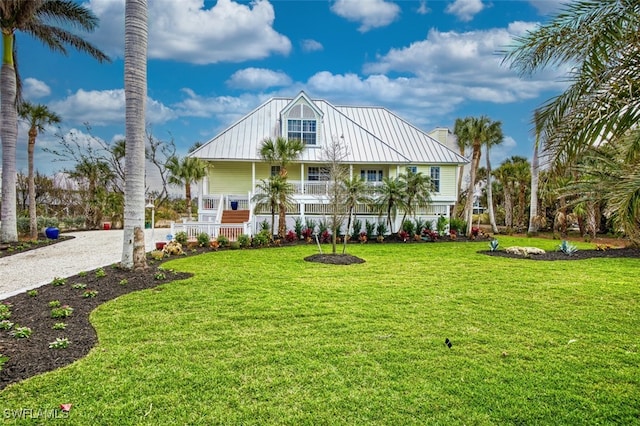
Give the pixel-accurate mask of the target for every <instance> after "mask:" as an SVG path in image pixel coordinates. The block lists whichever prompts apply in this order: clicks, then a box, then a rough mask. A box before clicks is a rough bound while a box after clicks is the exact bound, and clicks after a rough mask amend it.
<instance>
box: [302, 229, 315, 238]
mask: <svg viewBox="0 0 640 426" xmlns="http://www.w3.org/2000/svg"><path fill="white" fill-rule="evenodd" d="M312 235H313V229H312V228H304V230H303V231H302V236H303V237H304V239H305V240H306V239H309V238H311V236H312Z"/></svg>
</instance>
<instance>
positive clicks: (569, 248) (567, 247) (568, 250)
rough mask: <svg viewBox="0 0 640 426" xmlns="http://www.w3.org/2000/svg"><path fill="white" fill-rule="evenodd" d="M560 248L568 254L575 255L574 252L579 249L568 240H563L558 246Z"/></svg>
mask: <svg viewBox="0 0 640 426" xmlns="http://www.w3.org/2000/svg"><path fill="white" fill-rule="evenodd" d="M558 250H559V251H561V252H562V253H564V254H566V255H567V256H573V254H574V253H575V252H577V251H578V247H576V246H574V245H573V244H570V243H569V242H568V241H567V240H563V241H562V243H560V245H559V246H558Z"/></svg>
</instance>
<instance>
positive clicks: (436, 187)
mask: <svg viewBox="0 0 640 426" xmlns="http://www.w3.org/2000/svg"><path fill="white" fill-rule="evenodd" d="M431 189H432V190H433V192H440V167H431Z"/></svg>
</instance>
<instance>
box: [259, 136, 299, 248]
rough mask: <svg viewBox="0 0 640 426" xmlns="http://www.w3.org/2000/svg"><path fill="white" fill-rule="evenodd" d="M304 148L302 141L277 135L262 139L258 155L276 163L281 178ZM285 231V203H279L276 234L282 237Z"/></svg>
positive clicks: (285, 177)
mask: <svg viewBox="0 0 640 426" xmlns="http://www.w3.org/2000/svg"><path fill="white" fill-rule="evenodd" d="M303 150H304V143H303V142H302V141H301V140H299V139H286V138H283V137H278V138H276V140H275V141H274V140H273V139H271V138H267V139H265V140H263V141H262V145H261V146H260V157H261V158H262V159H263V160H265V161H267V162H269V163H270V164H274V163H275V164H277V165H278V166H279V167H280V172H279V175H280V177H281V178H283V179H285V180H286V179H287V166H288V165H289V164H290V163H291V162H293V161H296V160H297V159H298V158H300V154H302V151H303ZM286 231H287V204H285V203H282V204H281V205H280V213H279V214H278V236H279V237H280V238H284V234H285V232H286Z"/></svg>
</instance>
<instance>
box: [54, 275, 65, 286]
mask: <svg viewBox="0 0 640 426" xmlns="http://www.w3.org/2000/svg"><path fill="white" fill-rule="evenodd" d="M66 283H67V279H66V278H60V277H55V278H54V279H53V281H51V285H52V286H59V285H65V284H66Z"/></svg>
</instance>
